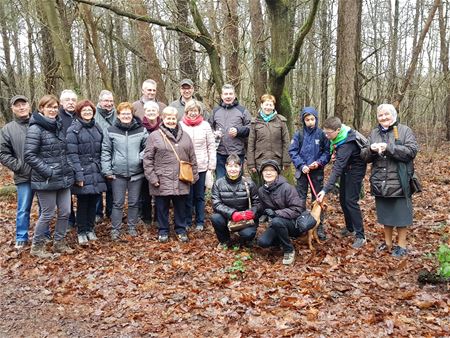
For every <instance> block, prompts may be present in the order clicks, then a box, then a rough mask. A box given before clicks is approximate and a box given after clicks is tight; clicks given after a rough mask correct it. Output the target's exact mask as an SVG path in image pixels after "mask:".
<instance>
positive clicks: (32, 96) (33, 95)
mask: <svg viewBox="0 0 450 338" xmlns="http://www.w3.org/2000/svg"><path fill="white" fill-rule="evenodd" d="M25 23H26V25H27V40H28V41H27V47H28V67H29V75H28V86H29V87H30V96H29V99H30V105H31V109H32V110H33V111H34V109H35V108H36V105H35V101H36V100H35V99H36V88H35V83H34V81H35V74H36V73H35V59H34V52H33V40H34V37H33V27H32V25H31V21H30V18H29V17H28V16H26V17H25Z"/></svg>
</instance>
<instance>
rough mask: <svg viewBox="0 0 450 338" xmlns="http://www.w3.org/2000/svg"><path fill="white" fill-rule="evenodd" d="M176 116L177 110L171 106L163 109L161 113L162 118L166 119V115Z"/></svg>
mask: <svg viewBox="0 0 450 338" xmlns="http://www.w3.org/2000/svg"><path fill="white" fill-rule="evenodd" d="M177 114H178V110H177V108H175V107H171V106H168V107H166V108H164V109H163V111H162V117H163V118H164V117H166V115H177Z"/></svg>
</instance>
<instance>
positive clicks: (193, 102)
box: [184, 99, 203, 114]
mask: <svg viewBox="0 0 450 338" xmlns="http://www.w3.org/2000/svg"><path fill="white" fill-rule="evenodd" d="M194 108H197V109H198V112H199V113H200V114H202V111H203V109H202V108H203V107H202V105H201V104H200V102H198V101H197V100H194V99H192V100H190V101H188V103H186V105H185V106H184V113H185V114H186V113H187V112H189V111H191V110H193V109H194Z"/></svg>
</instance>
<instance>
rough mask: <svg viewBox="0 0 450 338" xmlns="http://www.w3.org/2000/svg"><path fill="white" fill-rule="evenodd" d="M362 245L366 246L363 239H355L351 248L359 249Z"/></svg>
mask: <svg viewBox="0 0 450 338" xmlns="http://www.w3.org/2000/svg"><path fill="white" fill-rule="evenodd" d="M364 244H366V239H365V238H356V239H355V241H354V242H353V244H352V248H353V249H359V248H361V247H363V246H364Z"/></svg>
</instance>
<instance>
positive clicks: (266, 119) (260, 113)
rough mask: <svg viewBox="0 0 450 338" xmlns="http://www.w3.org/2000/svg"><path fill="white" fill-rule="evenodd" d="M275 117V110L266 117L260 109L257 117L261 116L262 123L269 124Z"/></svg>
mask: <svg viewBox="0 0 450 338" xmlns="http://www.w3.org/2000/svg"><path fill="white" fill-rule="evenodd" d="M275 115H277V112H276V110H274V111H273V112H272V113H271V114H270V115H266V114H265V113H264V112H263V111H262V109H260V110H259V116H261V118H262V119H263V120H264V122H269V121H271V120H273V118H274V117H275Z"/></svg>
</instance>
